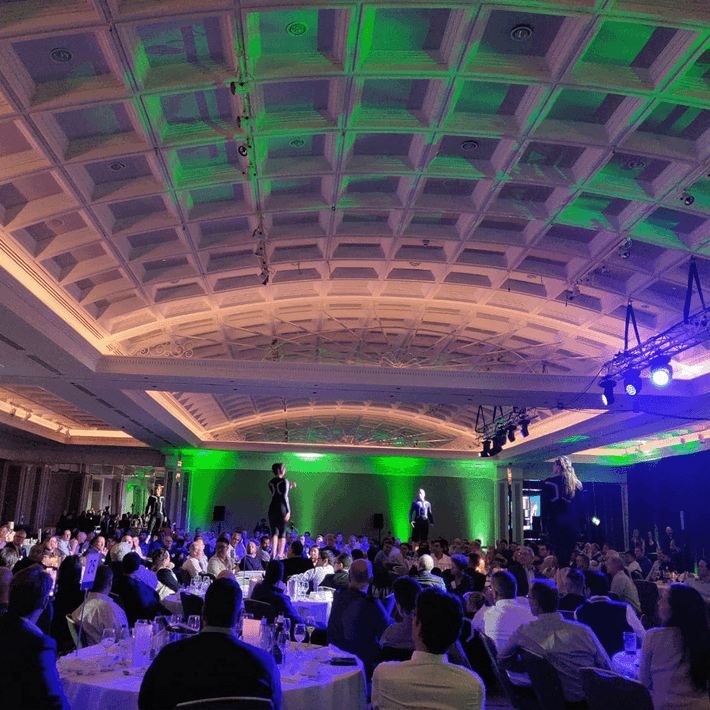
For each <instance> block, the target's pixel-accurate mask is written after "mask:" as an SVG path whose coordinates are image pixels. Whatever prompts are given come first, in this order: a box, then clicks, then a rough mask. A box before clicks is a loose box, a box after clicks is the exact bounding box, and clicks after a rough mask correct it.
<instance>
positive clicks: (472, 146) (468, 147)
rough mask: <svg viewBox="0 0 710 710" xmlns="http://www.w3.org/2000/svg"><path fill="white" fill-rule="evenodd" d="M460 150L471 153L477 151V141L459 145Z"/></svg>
mask: <svg viewBox="0 0 710 710" xmlns="http://www.w3.org/2000/svg"><path fill="white" fill-rule="evenodd" d="M461 150H466V151H471V150H478V141H473V140H468V141H464V142H463V143H462V144H461Z"/></svg>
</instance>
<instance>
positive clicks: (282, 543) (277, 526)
mask: <svg viewBox="0 0 710 710" xmlns="http://www.w3.org/2000/svg"><path fill="white" fill-rule="evenodd" d="M271 470H272V471H273V472H274V478H272V479H271V480H270V481H269V490H270V491H271V504H270V505H269V526H270V527H271V554H272V555H273V559H275V560H278V559H282V558H283V557H284V551H285V549H286V523H287V522H288V521H289V520H290V519H291V505H290V504H289V502H288V492H289V491H290V490H291V488H295V487H296V483H295V481H289V480H288V479H287V478H284V476H285V475H286V466H284V465H283V464H282V463H275V464H274V465H273V466H272V467H271ZM277 545H278V552H277Z"/></svg>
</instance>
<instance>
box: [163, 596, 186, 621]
mask: <svg viewBox="0 0 710 710" xmlns="http://www.w3.org/2000/svg"><path fill="white" fill-rule="evenodd" d="M163 606H164V607H165V608H166V609H167V610H168V611H169V612H170V613H171V614H180V616H182V602H181V601H180V594H171V595H169V596H167V597H165V599H163Z"/></svg>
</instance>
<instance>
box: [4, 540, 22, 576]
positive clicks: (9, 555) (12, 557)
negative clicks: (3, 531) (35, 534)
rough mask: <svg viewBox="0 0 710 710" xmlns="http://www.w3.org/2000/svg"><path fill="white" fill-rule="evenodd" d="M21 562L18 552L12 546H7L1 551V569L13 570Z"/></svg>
mask: <svg viewBox="0 0 710 710" xmlns="http://www.w3.org/2000/svg"><path fill="white" fill-rule="evenodd" d="M19 560H20V557H19V555H18V554H17V550H16V549H15V548H14V547H13V546H12V545H10V544H7V545H5V547H3V548H2V549H0V567H7V569H9V570H12V569H13V567H14V566H15V565H16V564H17V563H18V562H19Z"/></svg>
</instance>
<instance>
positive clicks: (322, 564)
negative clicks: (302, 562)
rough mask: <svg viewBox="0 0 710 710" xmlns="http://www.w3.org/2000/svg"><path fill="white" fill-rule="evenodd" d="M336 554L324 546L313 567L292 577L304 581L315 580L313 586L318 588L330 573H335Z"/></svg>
mask: <svg viewBox="0 0 710 710" xmlns="http://www.w3.org/2000/svg"><path fill="white" fill-rule="evenodd" d="M334 564H335V556H334V555H333V553H332V552H331V551H330V550H326V549H325V547H322V548H321V549H320V550H319V552H318V562H316V566H315V567H314V568H313V569H309V570H306V571H305V572H301V574H297V575H295V576H294V577H291V579H298V580H301V581H304V582H310V581H311V580H312V581H313V587H314V588H316V587H317V586H318V585H319V584H321V582H322V581H323V580H324V579H325V578H326V576H327V575H329V574H335V568H334V567H333V565H334Z"/></svg>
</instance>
